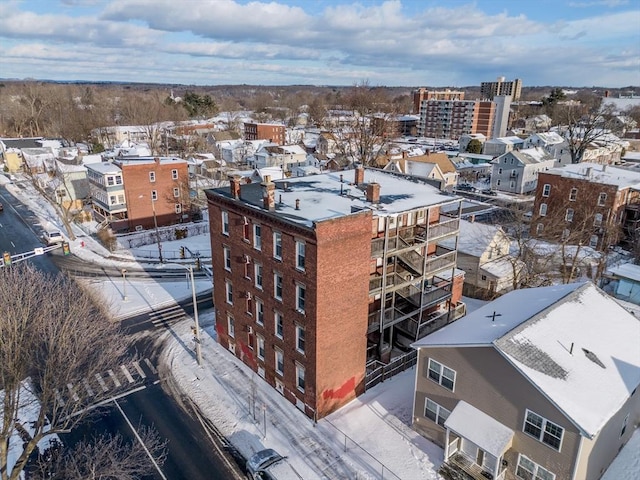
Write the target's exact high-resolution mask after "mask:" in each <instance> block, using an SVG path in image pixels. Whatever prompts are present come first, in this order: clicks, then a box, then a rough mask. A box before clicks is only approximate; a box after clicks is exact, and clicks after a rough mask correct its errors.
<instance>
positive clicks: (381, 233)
mask: <svg viewBox="0 0 640 480" xmlns="http://www.w3.org/2000/svg"><path fill="white" fill-rule="evenodd" d="M374 180H375V181H374ZM206 194H207V199H208V206H209V222H210V234H211V248H212V264H213V265H212V266H213V272H214V273H213V275H214V282H213V284H214V289H213V295H214V304H215V305H216V317H217V325H216V328H217V331H218V336H219V341H220V343H221V345H223V346H224V347H225V348H227V349H228V350H229V351H230V352H232V353H233V354H235V355H236V356H238V357H240V358H241V359H242V360H243V361H244V362H245V363H246V364H247V365H249V366H250V367H251V368H252V369H253V370H254V371H256V372H257V373H258V375H260V376H261V377H262V378H263V379H265V381H267V382H268V383H269V384H271V385H272V386H273V387H274V388H275V389H276V390H277V391H278V392H280V393H281V394H282V395H283V396H285V397H286V398H287V399H289V400H290V401H291V402H292V403H294V404H296V406H298V408H300V409H301V410H302V411H304V412H305V413H306V414H307V415H309V416H311V417H314V416H315V417H316V418H320V417H323V416H325V415H327V414H328V413H330V412H332V411H333V410H335V409H337V408H339V407H340V406H342V405H344V404H345V403H347V402H348V401H350V400H351V399H353V398H354V397H355V396H357V395H358V394H360V393H362V392H363V390H364V382H365V374H366V368H367V364H368V363H369V362H372V361H382V362H386V361H389V360H390V359H391V358H392V357H393V356H394V355H399V354H402V352H401V351H399V348H400V347H402V345H403V344H404V345H408V344H409V343H410V342H411V341H413V340H415V339H417V338H420V337H421V336H424V335H426V334H427V333H429V332H431V331H433V330H435V329H437V328H439V327H441V326H442V325H444V324H446V323H448V322H450V321H453V320H454V319H455V318H457V317H458V316H460V315H462V314H463V312H464V304H462V303H461V302H460V299H461V295H462V283H463V280H464V277H463V272H461V271H459V270H456V269H455V260H456V258H455V256H456V252H455V250H451V249H448V248H444V247H440V246H439V245H438V242H439V241H440V240H441V239H444V238H448V237H452V236H454V237H455V236H456V235H457V232H458V225H459V210H460V200H459V199H452V198H451V197H448V196H446V195H442V194H441V193H440V192H439V191H438V190H437V189H435V188H434V187H431V186H429V185H426V184H423V183H418V182H414V181H410V180H407V179H405V178H402V177H399V176H395V175H393V174H388V173H384V172H380V171H373V170H365V169H363V168H358V169H356V170H355V171H354V170H350V171H342V172H335V173H328V174H323V175H315V176H313V177H312V179H309V178H307V177H300V178H291V179H284V180H280V181H277V182H275V183H273V182H271V180H270V179H268V178H265V181H264V182H263V183H262V184H257V183H252V184H241V182H240V180H239V179H238V178H233V179H231V186H230V188H228V189H227V188H224V189H215V190H207V191H206ZM443 207H446V208H447V211H448V212H450V213H444V212H443V211H442V212H441V208H443Z"/></svg>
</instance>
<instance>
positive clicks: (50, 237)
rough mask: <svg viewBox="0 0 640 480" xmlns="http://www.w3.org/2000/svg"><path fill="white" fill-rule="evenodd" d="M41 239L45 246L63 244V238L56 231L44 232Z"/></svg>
mask: <svg viewBox="0 0 640 480" xmlns="http://www.w3.org/2000/svg"><path fill="white" fill-rule="evenodd" d="M42 239H43V240H44V243H46V244H47V245H53V244H55V243H60V242H64V237H63V236H62V234H61V233H60V232H59V231H58V230H45V231H44V233H43V234H42Z"/></svg>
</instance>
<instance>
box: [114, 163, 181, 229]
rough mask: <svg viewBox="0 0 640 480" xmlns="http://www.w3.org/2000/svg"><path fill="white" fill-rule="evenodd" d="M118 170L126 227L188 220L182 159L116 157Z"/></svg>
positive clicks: (151, 225)
mask: <svg viewBox="0 0 640 480" xmlns="http://www.w3.org/2000/svg"><path fill="white" fill-rule="evenodd" d="M114 164H115V165H117V166H119V167H120V169H121V170H122V181H123V185H124V192H125V198H126V205H127V222H128V228H129V230H135V229H136V228H139V227H142V228H145V229H147V228H153V227H154V226H155V222H157V224H158V226H163V225H173V224H176V223H181V222H188V221H190V220H191V203H190V200H189V198H190V197H189V172H188V164H187V161H186V160H183V159H181V158H174V157H160V158H151V157H149V158H128V159H123V158H120V159H116V160H115V161H114Z"/></svg>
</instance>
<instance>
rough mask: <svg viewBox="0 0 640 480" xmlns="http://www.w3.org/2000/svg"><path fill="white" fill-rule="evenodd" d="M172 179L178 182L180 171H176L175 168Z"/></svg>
mask: <svg viewBox="0 0 640 480" xmlns="http://www.w3.org/2000/svg"><path fill="white" fill-rule="evenodd" d="M171 179H172V180H178V170H176V169H175V168H174V169H173V170H171Z"/></svg>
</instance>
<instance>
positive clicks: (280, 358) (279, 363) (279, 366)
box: [275, 349, 284, 376]
mask: <svg viewBox="0 0 640 480" xmlns="http://www.w3.org/2000/svg"><path fill="white" fill-rule="evenodd" d="M275 367H276V373H277V374H278V375H280V376H282V375H284V353H282V350H278V349H276V364H275Z"/></svg>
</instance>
